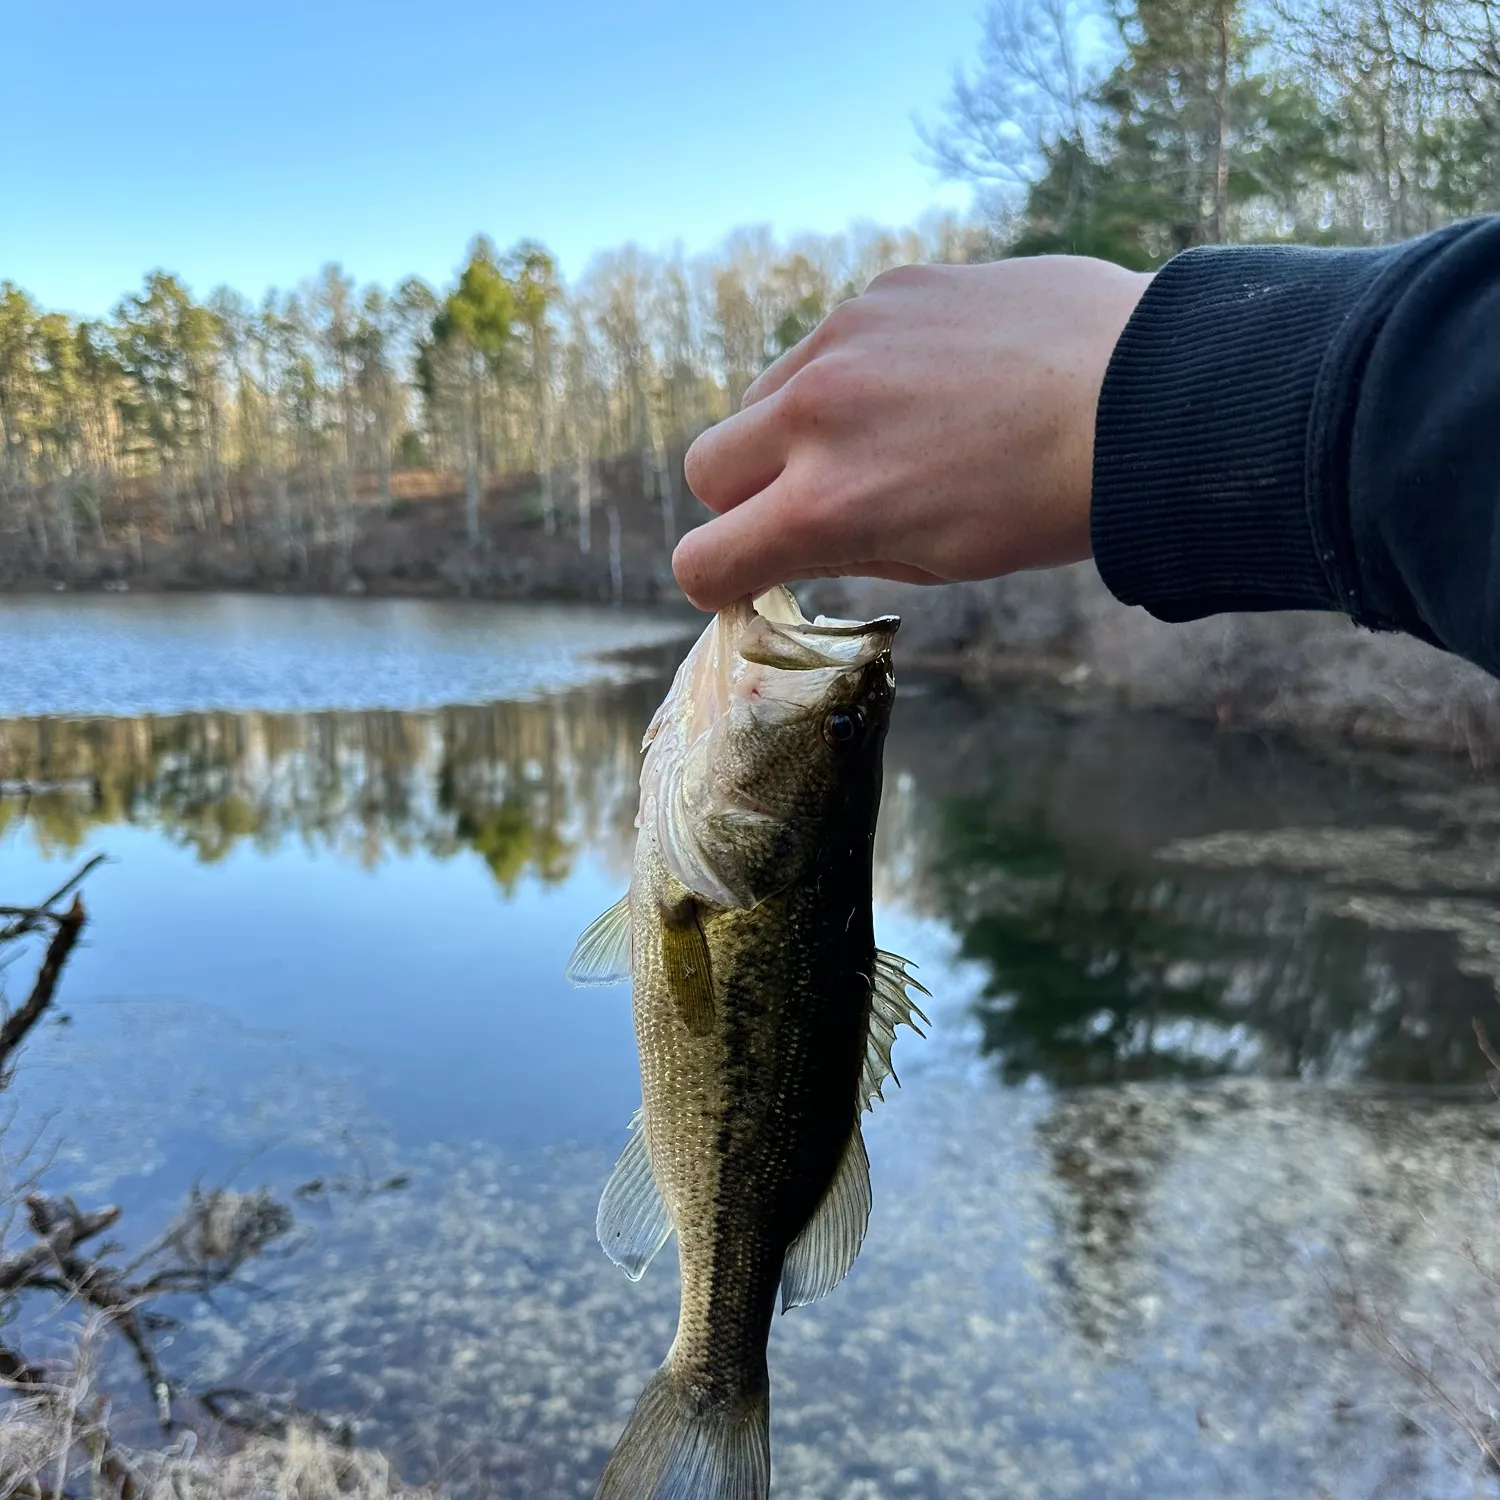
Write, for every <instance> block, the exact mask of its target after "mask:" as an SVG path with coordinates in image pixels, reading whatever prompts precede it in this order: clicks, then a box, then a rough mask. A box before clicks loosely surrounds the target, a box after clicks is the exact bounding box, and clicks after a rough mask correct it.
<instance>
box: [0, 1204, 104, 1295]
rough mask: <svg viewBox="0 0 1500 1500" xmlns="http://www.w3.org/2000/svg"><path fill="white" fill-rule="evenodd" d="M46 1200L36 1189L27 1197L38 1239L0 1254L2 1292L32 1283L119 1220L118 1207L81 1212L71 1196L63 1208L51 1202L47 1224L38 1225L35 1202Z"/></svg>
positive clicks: (28, 1208) (0, 1287) (31, 1219)
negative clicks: (0, 1256) (5, 1254)
mask: <svg viewBox="0 0 1500 1500" xmlns="http://www.w3.org/2000/svg"><path fill="white" fill-rule="evenodd" d="M43 1201H47V1202H50V1200H43V1199H42V1198H41V1195H40V1194H37V1193H33V1194H31V1195H30V1196H29V1197H28V1198H27V1200H26V1206H27V1210H28V1218H29V1219H30V1221H31V1225H32V1228H33V1230H35V1231H36V1233H37V1236H38V1238H37V1242H36V1243H35V1244H33V1245H28V1246H27V1247H26V1249H24V1250H20V1251H17V1252H16V1254H14V1255H10V1256H6V1257H3V1258H0V1292H13V1291H19V1290H20V1289H21V1288H22V1287H26V1286H30V1285H32V1284H33V1282H34V1281H35V1279H36V1278H37V1277H38V1276H41V1275H45V1274H46V1273H47V1272H48V1271H49V1270H51V1269H52V1268H53V1267H55V1266H57V1265H58V1264H59V1263H60V1262H61V1261H62V1260H63V1259H64V1258H67V1257H70V1256H71V1255H72V1253H73V1249H74V1247H75V1246H77V1245H81V1244H82V1243H83V1242H84V1241H85V1240H90V1239H93V1238H94V1237H95V1236H97V1235H100V1234H103V1233H104V1231H105V1230H106V1229H109V1228H111V1227H113V1225H114V1224H115V1223H116V1222H117V1221H118V1220H119V1217H120V1210H119V1209H118V1208H113V1207H111V1208H101V1209H96V1210H95V1211H94V1212H93V1213H81V1212H80V1211H79V1210H78V1208H77V1207H75V1206H74V1204H73V1203H72V1201H71V1200H64V1205H63V1207H62V1208H60V1209H59V1208H58V1207H57V1206H56V1205H51V1209H50V1212H49V1215H48V1218H47V1219H46V1221H45V1222H46V1223H47V1225H48V1227H47V1228H46V1229H37V1224H38V1214H37V1211H36V1210H35V1209H34V1208H33V1206H32V1205H33V1204H36V1203H38V1202H43Z"/></svg>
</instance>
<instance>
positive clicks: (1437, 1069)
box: [0, 680, 1500, 1085]
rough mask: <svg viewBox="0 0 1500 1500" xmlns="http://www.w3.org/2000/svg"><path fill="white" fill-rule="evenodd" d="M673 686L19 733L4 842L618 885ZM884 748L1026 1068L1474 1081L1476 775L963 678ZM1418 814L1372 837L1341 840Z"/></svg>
mask: <svg viewBox="0 0 1500 1500" xmlns="http://www.w3.org/2000/svg"><path fill="white" fill-rule="evenodd" d="M661 688H662V684H661V682H659V681H656V680H646V681H640V682H637V683H635V684H633V685H627V686H611V687H607V688H598V689H592V690H582V691H577V692H572V693H566V694H561V695H558V696H556V697H552V698H548V699H545V700H542V701H539V702H510V703H495V704H489V705H484V706H473V707H451V708H445V709H441V710H438V711H435V712H414V713H402V712H395V711H384V710H382V711H371V712H349V713H339V712H329V713H312V714H302V713H287V714H275V713H245V714H232V713H201V714H181V715H174V716H169V717H157V718H149V717H148V718H135V719H125V718H116V719H78V720H69V719H31V720H12V721H0V787H3V788H5V789H6V790H5V792H4V794H3V795H0V831H3V830H4V828H5V827H6V826H7V825H8V824H13V823H14V822H16V821H17V820H25V821H26V822H27V823H28V824H29V826H30V828H31V831H32V834H33V837H34V838H35V839H36V841H37V842H38V844H39V845H41V846H42V847H43V848H44V849H46V850H49V851H53V852H56V853H59V854H72V853H74V852H76V851H78V850H79V849H80V848H81V847H82V846H83V844H84V843H85V842H86V841H88V840H89V839H90V838H92V837H93V836H94V835H95V834H96V832H97V831H98V830H99V829H100V828H102V827H105V826H108V825H111V824H125V823H130V824H143V825H147V826H151V827H154V828H157V829H159V830H161V831H162V832H163V833H164V834H166V836H168V837H169V838H171V839H172V840H174V841H175V842H177V843H179V844H182V845H185V846H187V847H190V848H192V849H193V850H194V851H195V853H196V854H197V856H198V857H199V858H200V859H202V860H204V861H213V860H218V859H222V858H224V857H225V856H226V855H228V854H229V853H231V852H232V851H233V850H235V849H236V848H238V847H240V846H241V845H244V844H250V845H253V846H255V847H257V848H260V849H263V850H264V849H271V848H274V847H276V846H277V845H278V844H280V843H282V842H283V841H286V840H293V839H295V840H300V841H302V842H303V843H305V844H307V845H309V846H311V847H314V848H320V849H327V850H329V851H332V852H335V853H337V854H338V855H339V856H341V857H344V858H350V859H355V860H358V861H359V862H360V863H362V864H364V865H365V866H367V867H368V866H374V865H377V864H378V863H379V862H380V861H381V860H382V859H383V858H385V857H387V856H389V855H401V854H405V853H409V852H412V851H422V852H426V853H429V854H431V855H434V856H437V857H439V858H449V857H452V856H454V855H456V854H459V853H461V852H464V851H468V850H472V851H474V852H475V853H477V854H478V855H479V856H480V857H481V858H482V859H483V860H484V861H485V863H486V865H487V866H488V868H489V869H490V871H491V872H492V874H493V876H494V878H495V880H496V882H497V884H498V885H499V886H500V888H501V889H502V890H503V891H506V892H510V891H512V890H513V889H514V888H515V886H516V884H517V882H518V881H519V880H521V879H522V878H523V877H531V878H535V879H537V880H539V881H542V882H544V883H555V882H558V881H560V880H562V879H563V878H565V877H566V876H567V874H568V872H569V871H570V869H571V868H572V866H573V863H574V861H575V859H576V857H577V855H578V853H579V851H580V850H583V849H585V848H587V849H589V850H590V851H591V852H592V853H593V854H594V855H595V856H596V857H601V858H603V859H604V860H605V862H606V863H607V864H609V865H610V866H611V867H612V868H614V869H615V870H616V872H617V873H618V874H619V875H620V877H621V879H622V880H623V878H624V876H625V871H626V868H627V865H628V860H629V850H630V843H631V838H632V832H633V829H632V820H633V817H634V811H635V793H636V778H637V774H638V770H639V743H640V733H641V727H642V726H643V725H644V724H645V723H647V722H648V721H649V719H650V716H651V713H652V711H653V709H654V707H655V704H656V701H657V700H658V698H659V696H660V693H661ZM890 763H891V770H892V773H893V774H892V792H891V795H890V796H889V797H888V806H887V813H886V817H885V820H884V822H885V826H884V829H883V837H882V840H881V847H880V867H881V870H880V873H881V884H882V890H883V892H884V894H886V895H888V896H890V897H892V898H893V899H896V900H898V901H899V902H901V903H903V904H905V905H908V906H911V907H914V908H916V909H918V910H920V911H923V912H925V913H927V914H929V915H931V916H935V917H937V918H939V919H940V920H941V921H943V922H945V923H947V924H949V925H951V926H952V927H953V929H954V930H955V932H956V933H957V935H958V937H959V943H960V952H961V954H962V956H963V957H965V958H967V959H970V960H974V961H977V962H978V963H979V964H980V965H981V966H982V967H983V970H984V971H985V973H986V976H987V977H986V979H985V982H984V986H983V995H982V997H981V999H980V1001H979V1002H978V1016H979V1020H980V1022H981V1025H982V1047H983V1050H984V1051H985V1052H986V1053H989V1054H991V1055H993V1056H994V1057H995V1058H996V1059H997V1061H998V1066H999V1069H1000V1072H1001V1074H1002V1076H1003V1077H1004V1079H1005V1080H1006V1081H1008V1082H1019V1081H1022V1080H1024V1079H1026V1078H1029V1077H1042V1078H1045V1079H1048V1080H1050V1081H1052V1082H1054V1083H1057V1084H1064V1085H1067V1084H1080V1083H1102V1082H1120V1081H1130V1080H1143V1079H1160V1078H1169V1077H1170V1078H1184V1079H1190V1078H1204V1077H1210V1076H1218V1075H1223V1074H1234V1073H1246V1072H1255V1073H1262V1074H1269V1075H1273V1076H1281V1077H1335V1078H1336V1077H1345V1076H1355V1075H1362V1076H1370V1077H1375V1078H1379V1079H1384V1080H1390V1081H1400V1082H1407V1083H1423V1084H1442V1083H1456V1082H1466V1081H1473V1080H1477V1079H1479V1078H1481V1077H1482V1076H1483V1061H1482V1059H1481V1058H1480V1057H1479V1055H1478V1053H1477V1051H1476V1049H1475V1048H1474V1045H1473V1035H1472V1030H1471V1019H1472V1018H1473V1017H1475V1016H1481V1017H1484V1016H1486V1015H1489V1014H1490V1013H1492V1012H1493V1010H1494V1008H1495V1007H1494V995H1493V984H1492V979H1491V976H1490V975H1489V974H1488V973H1487V972H1484V971H1483V966H1480V967H1479V968H1476V966H1475V964H1474V963H1472V962H1470V963H1468V964H1467V965H1466V966H1465V967H1464V968H1461V967H1460V966H1459V965H1458V963H1456V962H1455V958H1456V955H1457V953H1458V948H1457V944H1456V942H1455V937H1454V933H1455V932H1456V931H1460V929H1461V933H1460V935H1461V936H1462V935H1464V934H1468V935H1469V936H1472V937H1473V942H1471V943H1470V946H1471V947H1472V946H1473V945H1474V944H1475V943H1478V944H1480V945H1481V946H1482V945H1483V943H1484V942H1486V941H1487V940H1488V939H1487V938H1486V937H1485V936H1484V934H1485V932H1487V931H1488V928H1487V927H1486V925H1485V922H1484V921H1483V920H1482V918H1484V916H1485V914H1486V912H1489V911H1493V910H1494V907H1495V902H1494V901H1493V900H1489V899H1488V898H1487V897H1486V896H1485V894H1484V892H1483V890H1480V891H1477V892H1476V890H1475V889H1474V881H1475V880H1477V879H1480V878H1481V877H1484V878H1492V876H1493V872H1490V871H1489V869H1488V866H1487V865H1485V866H1482V867H1480V866H1478V865H1476V864H1475V862H1474V861H1473V860H1471V861H1469V863H1468V864H1462V863H1460V864H1459V865H1458V866H1457V868H1458V869H1459V873H1460V874H1464V879H1465V881H1466V884H1465V885H1464V887H1463V891H1462V895H1463V901H1464V902H1465V903H1467V904H1466V905H1463V906H1462V909H1461V910H1459V911H1458V915H1457V916H1455V913H1454V907H1453V903H1452V902H1451V901H1447V900H1446V899H1445V897H1444V891H1443V887H1442V885H1441V881H1442V879H1444V878H1446V876H1447V873H1448V872H1450V870H1451V869H1452V868H1454V867H1455V860H1454V857H1453V854H1452V846H1453V839H1452V838H1451V837H1450V836H1449V833H1451V825H1456V824H1457V823H1458V822H1461V821H1463V820H1464V819H1467V818H1470V817H1471V816H1472V812H1473V807H1472V803H1473V795H1474V789H1473V788H1472V787H1468V788H1465V787H1464V786H1463V785H1462V782H1461V778H1460V777H1459V776H1458V774H1457V772H1454V773H1452V774H1449V773H1448V772H1446V771H1441V770H1437V769H1434V765H1435V763H1430V762H1427V763H1423V768H1422V769H1421V770H1420V775H1419V773H1418V771H1414V770H1412V769H1411V763H1405V762H1403V763H1401V764H1402V765H1405V766H1406V767H1407V769H1406V770H1405V771H1404V772H1398V773H1393V771H1392V768H1391V766H1390V765H1389V764H1387V763H1384V762H1381V761H1379V760H1378V759H1376V758H1370V759H1369V760H1368V762H1366V761H1362V760H1359V759H1357V758H1356V759H1350V758H1349V757H1344V758H1343V759H1342V760H1340V759H1336V758H1332V759H1331V758H1329V757H1327V756H1322V757H1320V756H1315V755H1313V754H1310V753H1304V752H1301V751H1299V750H1297V749H1296V748H1295V747H1293V746H1289V745H1287V744H1285V743H1279V744H1272V743H1266V742H1261V741H1259V740H1256V739H1253V738H1250V737H1244V736H1236V737H1222V736H1216V735H1215V734H1213V732H1212V731H1210V730H1208V729H1206V728H1204V727H1203V726H1199V725H1194V724H1188V723H1183V722H1179V721H1174V720H1168V719H1163V718H1162V717H1161V716H1155V715H1142V714H1135V715H1132V714H1126V713H1120V712H1118V711H1115V712H1110V713H1101V714H1098V715H1094V716H1091V715H1089V714H1086V713H1084V714H1079V713H1078V712H1070V711H1066V710H1065V708H1063V707H1059V706H1058V704H1057V703H1055V702H1051V703H1049V702H1048V701H1046V700H1043V699H1037V698H1032V697H1028V696H1026V695H1024V694H1016V693H1013V692H996V693H991V694H988V695H986V694H975V693H971V692H970V691H968V690H966V689H963V688H961V687H957V686H953V685H944V684H927V685H925V691H922V692H920V693H914V694H912V695H911V701H910V702H907V703H903V704H902V705H901V712H900V713H898V716H897V723H896V727H895V732H894V733H893V736H892V741H891V749H890ZM1393 775H1394V779H1393ZM1402 775H1404V776H1405V777H1406V783H1403V781H1402V780H1401V776H1402ZM1414 777H1415V778H1418V779H1416V780H1413V778H1414ZM1445 777H1447V779H1446V780H1445V779H1444V778H1445ZM1407 783H1409V784H1407ZM25 786H30V787H32V788H34V790H32V791H30V792H29V793H27V792H25V791H24V790H23V788H24V787H25ZM1399 820H1404V821H1405V824H1407V825H1409V826H1408V827H1407V828H1406V829H1404V830H1403V829H1400V828H1398V829H1396V830H1394V831H1390V830H1388V835H1387V837H1386V838H1385V841H1384V843H1383V844H1382V843H1380V842H1379V841H1378V840H1377V841H1373V842H1372V840H1371V839H1370V838H1368V837H1366V838H1364V840H1363V842H1361V841H1360V840H1358V839H1355V840H1352V841H1351V838H1350V836H1349V833H1348V830H1351V829H1370V828H1372V827H1377V826H1378V827H1382V828H1384V827H1386V825H1389V824H1391V823H1392V822H1393V821H1399ZM1341 830H1342V832H1341ZM1445 830H1448V832H1445ZM1194 840H1196V841H1198V842H1197V844H1196V845H1194V843H1193V841H1194ZM1184 841H1186V842H1185V843H1184ZM1433 841H1435V843H1436V844H1437V845H1440V846H1441V847H1440V848H1439V850H1438V853H1436V854H1433V853H1430V852H1428V853H1424V852H1423V851H1424V849H1425V847H1426V842H1433ZM1168 846H1172V847H1171V848H1170V849H1169V848H1168ZM1193 848H1197V849H1198V851H1199V853H1198V855H1196V856H1194V857H1191V858H1189V857H1188V854H1183V853H1182V851H1183V850H1184V849H1186V850H1188V852H1189V854H1191V850H1192V849H1193ZM1351 848H1353V849H1354V850H1355V851H1356V852H1359V851H1361V850H1365V851H1373V852H1367V853H1366V855H1365V863H1364V864H1362V865H1361V864H1357V863H1355V862H1353V857H1352V855H1351V852H1350V851H1351ZM1174 849H1175V850H1177V853H1176V854H1175V855H1173V857H1170V858H1163V857H1162V855H1163V851H1164V850H1165V851H1166V852H1167V853H1168V854H1172V851H1173V850H1174ZM1382 849H1383V850H1385V851H1386V854H1385V856H1384V862H1383V863H1382V856H1381V850H1382ZM1440 856H1441V857H1440ZM1424 861H1425V862H1424ZM1398 867H1399V868H1400V869H1405V870H1411V871H1417V872H1419V873H1421V875H1422V879H1423V881H1424V882H1425V883H1424V885H1423V887H1422V889H1421V890H1420V891H1419V892H1414V893H1413V892H1408V893H1406V894H1403V895H1402V897H1401V898H1400V900H1396V899H1395V898H1393V897H1392V896H1391V895H1390V893H1389V892H1387V893H1384V894H1382V893H1381V892H1380V891H1379V889H1378V887H1379V884H1380V881H1381V879H1382V878H1383V876H1388V875H1389V873H1390V871H1391V870H1392V869H1395V868H1398ZM1476 869H1477V871H1478V873H1477V874H1475V873H1474V872H1475V870H1476ZM1465 872H1467V873H1465ZM1451 878H1453V879H1457V878H1458V876H1457V875H1452V877H1451ZM1435 882H1436V883H1435ZM1393 902H1394V905H1393ZM1471 908H1472V910H1471ZM1476 912H1477V915H1476ZM1460 918H1461V919H1462V920H1460ZM1471 929H1472V933H1471V931H1470V930H1471ZM1475 933H1477V934H1478V936H1473V934H1475ZM1466 940H1467V939H1466ZM1496 1029H1497V1030H1500V1027H1497V1028H1496Z"/></svg>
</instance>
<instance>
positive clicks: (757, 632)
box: [738, 585, 901, 671]
mask: <svg viewBox="0 0 1500 1500" xmlns="http://www.w3.org/2000/svg"><path fill="white" fill-rule="evenodd" d="M900 625H901V617H900V616H899V615H881V616H880V617H879V618H877V619H874V620H837V619H832V618H830V617H829V616H828V615H819V616H818V617H817V618H816V619H813V620H809V619H808V618H807V617H806V616H805V615H804V614H803V613H802V610H801V607H800V606H799V605H798V603H797V601H796V599H795V598H794V597H793V595H792V592H791V590H790V589H788V588H785V587H783V586H781V585H778V586H777V587H776V588H774V589H768V590H767V591H766V592H765V593H764V594H759V595H757V596H756V598H755V599H754V600H753V601H752V602H751V607H750V612H749V615H748V617H747V618H746V620H745V622H744V625H743V626H742V630H741V637H740V640H739V642H738V648H739V654H740V656H741V657H742V658H743V659H744V660H745V661H748V662H756V663H759V664H760V665H763V666H768V667H779V668H781V669H782V670H784V671H813V670H817V669H818V668H826V667H833V668H837V669H840V670H843V671H852V670H855V669H858V668H860V667H864V666H867V665H868V664H869V663H870V662H872V661H875V660H876V659H877V658H878V657H880V656H883V655H886V654H888V653H889V651H890V649H891V637H892V636H893V635H895V633H896V631H897V630H898V629H899V628H900Z"/></svg>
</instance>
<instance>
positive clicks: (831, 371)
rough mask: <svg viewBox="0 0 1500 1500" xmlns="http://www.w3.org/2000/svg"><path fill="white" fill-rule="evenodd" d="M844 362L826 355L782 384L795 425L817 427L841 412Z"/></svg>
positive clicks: (789, 417) (786, 408)
mask: <svg viewBox="0 0 1500 1500" xmlns="http://www.w3.org/2000/svg"><path fill="white" fill-rule="evenodd" d="M845 384H846V381H845V370H844V362H843V361H841V360H838V359H835V358H833V357H832V356H830V355H826V354H825V355H823V356H822V357H821V358H818V359H814V360H812V361H810V362H809V363H808V364H806V365H804V366H803V367H802V368H801V369H800V370H798V371H797V373H796V374H795V375H793V376H792V378H791V379H790V380H788V381H787V383H786V384H785V385H784V386H783V387H782V405H783V413H784V416H785V418H786V420H787V421H788V422H789V423H791V425H792V426H794V427H800V428H808V427H817V426H820V425H822V424H823V423H825V422H827V421H828V420H829V418H830V417H831V416H833V415H834V413H835V412H837V411H838V409H839V407H840V405H841V404H842V401H843V398H844V388H845Z"/></svg>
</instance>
